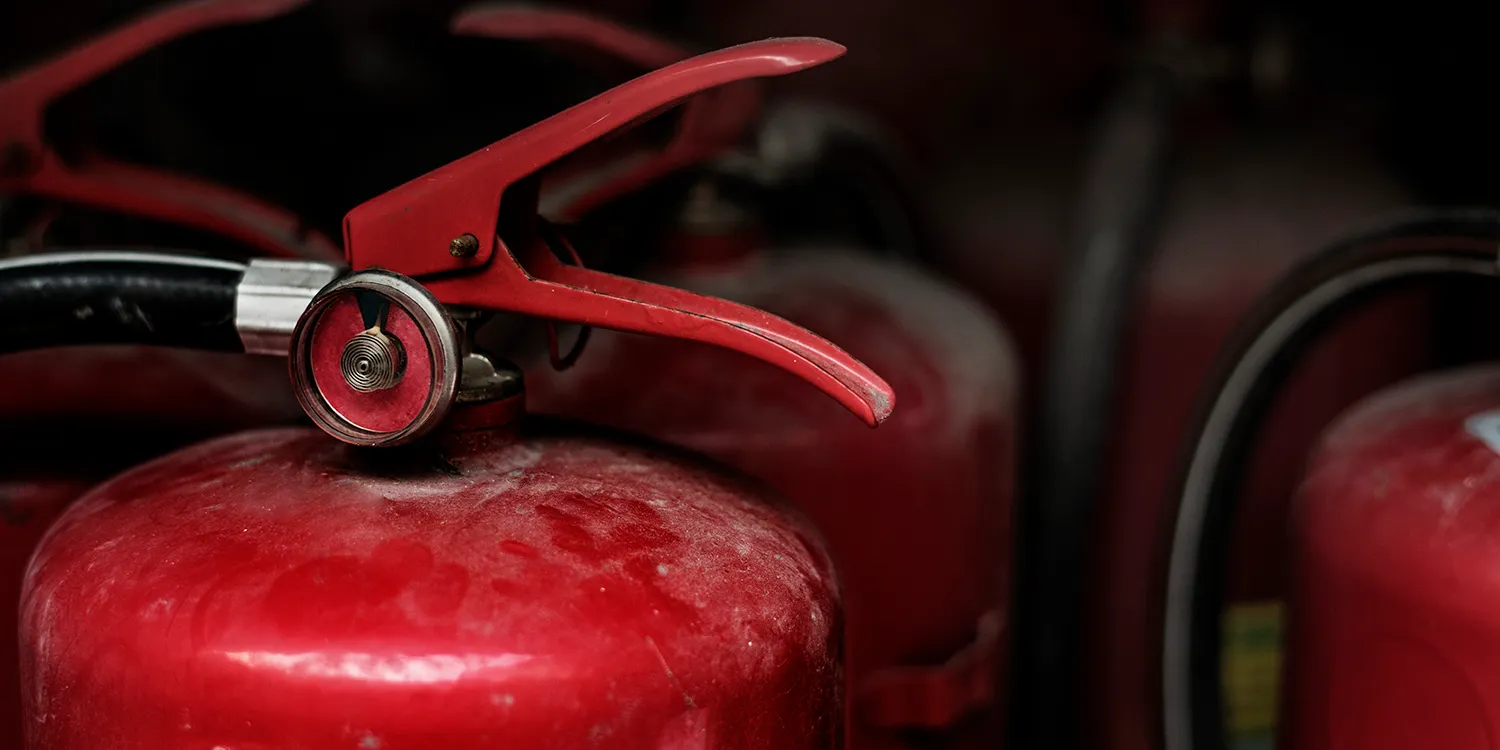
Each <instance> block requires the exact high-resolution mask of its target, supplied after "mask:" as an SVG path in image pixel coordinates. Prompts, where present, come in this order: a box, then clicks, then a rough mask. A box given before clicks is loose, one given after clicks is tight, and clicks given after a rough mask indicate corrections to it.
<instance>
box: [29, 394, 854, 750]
mask: <svg viewBox="0 0 1500 750" xmlns="http://www.w3.org/2000/svg"><path fill="white" fill-rule="evenodd" d="M521 429H522V430H523V431H525V432H524V433H523V434H522V435H520V436H517V435H515V434H514V433H512V432H510V431H507V430H495V431H485V432H473V433H457V434H455V435H449V436H447V437H446V438H444V440H443V441H441V443H440V444H432V445H426V446H417V447H412V448H408V449H402V450H401V451H400V452H394V453H393V452H390V451H380V450H369V449H357V448H352V447H349V446H345V445H342V444H339V443H335V442H334V441H332V440H329V439H328V437H327V436H326V435H324V434H322V433H320V432H315V431H313V430H309V429H279V430H262V431H255V432H248V433H242V434H239V435H235V436H230V437H226V438H222V439H218V440H215V441H212V442H209V443H204V444H200V445H198V446H196V447H193V448H189V449H187V450H184V451H181V452H178V453H175V454H172V455H170V456H166V457H164V458H161V459H159V460H157V461H154V462H152V463H149V464H146V465H144V466H142V467H140V468H138V469H135V470H133V471H131V472H129V473H126V474H124V475H122V476H120V477H118V478H116V479H114V480H112V481H110V482H108V483H106V484H104V485H102V486H100V487H98V488H96V489H95V490H93V491H91V492H90V493H89V494H88V495H87V496H85V497H84V498H82V499H81V500H80V501H79V502H78V503H77V504H75V505H74V506H73V507H72V508H70V509H69V510H68V511H67V512H66V514H65V515H64V516H63V517H62V518H61V519H60V521H59V522H58V524H57V525H56V526H55V527H54V529H53V531H52V532H51V533H50V534H49V536H48V537H47V539H46V540H44V542H43V544H42V546H41V548H40V550H39V551H38V553H37V556H36V558H35V559H34V561H33V564H32V566H31V569H30V571H29V574H28V580H27V585H26V590H25V592H24V595H23V601H22V616H21V621H22V644H23V647H22V652H23V665H22V670H23V673H24V675H25V684H26V685H28V689H27V694H26V695H25V696H24V697H25V703H26V711H27V714H28V716H31V717H33V718H34V721H33V722H32V723H31V724H30V726H29V729H28V732H29V736H28V742H29V745H28V746H29V747H30V748H32V749H33V750H53V749H56V750H62V749H63V748H67V750H92V749H94V748H110V749H111V750H122V749H124V748H152V749H153V750H156V749H163V750H166V749H170V748H182V749H183V750H186V749H187V748H193V749H195V750H199V749H202V748H210V747H225V748H236V750H246V749H249V748H257V749H262V748H264V749H269V748H292V747H309V748H311V747H317V748H350V749H351V750H409V749H411V748H424V749H426V748H444V750H462V749H463V748H480V747H484V748H490V747H507V748H523V747H526V748H532V747H534V748H544V747H545V748H553V747H599V748H610V747H618V748H645V747H650V748H684V749H685V748H767V747H775V748H827V747H833V746H834V745H835V743H836V732H837V731H838V728H839V722H840V717H841V715H842V708H841V696H840V694H839V687H838V686H839V685H840V684H841V683H842V680H841V679H840V677H839V672H840V669H841V667H840V658H841V653H840V650H841V643H840V638H841V635H840V633H841V610H840V604H839V599H838V593H837V584H836V581H835V580H834V574H833V572H832V568H831V566H830V563H829V561H828V559H827V557H826V556H825V554H824V552H823V551H822V548H821V546H820V542H818V541H817V538H816V533H815V532H814V531H812V530H811V529H810V527H809V526H807V525H805V524H804V523H802V522H801V521H799V520H798V519H797V517H796V516H794V515H790V514H789V512H788V511H785V510H783V509H782V508H780V507H779V506H778V505H777V504H776V503H775V502H774V501H773V500H771V498H770V497H769V493H768V492H767V491H765V490H762V489H761V488H760V487H759V486H758V485H756V484H754V483H753V482H751V481H750V480H747V479H742V478H739V477H738V476H736V475H726V474H725V473H724V472H723V471H722V470H719V469H715V468H713V467H712V466H711V465H708V464H705V463H703V462H702V461H701V460H700V459H694V458H693V457H691V456H690V455H688V454H684V453H681V452H678V451H675V450H672V449H668V448H664V447H657V446H652V445H646V444H638V443H624V442H620V441H619V440H616V439H604V438H591V437H579V436H577V434H576V433H571V434H570V433H568V432H566V431H564V430H559V429H556V428H555V427H551V426H542V427H541V428H538V426H537V424H536V423H534V422H531V421H528V422H527V423H526V424H525V426H524V427H523V428H521ZM122 738H124V739H122Z"/></svg>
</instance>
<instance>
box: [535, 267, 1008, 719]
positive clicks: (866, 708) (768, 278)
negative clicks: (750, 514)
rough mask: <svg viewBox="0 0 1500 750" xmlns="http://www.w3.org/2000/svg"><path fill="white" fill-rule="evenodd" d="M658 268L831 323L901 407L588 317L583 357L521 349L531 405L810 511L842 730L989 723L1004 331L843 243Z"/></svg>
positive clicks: (1004, 555)
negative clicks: (739, 475) (834, 631)
mask: <svg viewBox="0 0 1500 750" xmlns="http://www.w3.org/2000/svg"><path fill="white" fill-rule="evenodd" d="M743 249H745V248H742V250H743ZM700 250H702V248H700ZM706 254H708V253H706V252H700V253H699V256H698V257H700V258H701V257H702V256H703V255H706ZM686 260H691V257H689V258H687V259H686ZM686 260H685V261H684V262H686ZM658 280H659V281H661V282H662V283H666V284H669V285H671V286H675V287H681V288H686V289H691V290H693V291H696V292H699V293H702V294H708V295H712V296H716V297H724V298H727V299H731V300H734V301H737V302H740V303H743V304H747V305H750V306H752V307H757V308H761V309H764V310H767V311H769V312H772V313H774V314H776V315H779V316H781V317H784V318H786V319H788V320H791V321H792V322H794V323H796V324H798V325H800V326H803V327H805V328H808V329H810V330H812V331H814V332H816V333H818V334H819V335H821V336H824V337H825V338H827V339H829V340H830V341H834V342H837V343H838V344H839V346H841V347H843V348H844V349H845V350H846V351H848V352H849V353H850V354H851V355H853V356H854V357H856V358H858V359H859V360H860V361H862V362H865V363H866V364H868V365H870V366H871V367H872V368H874V369H875V370H877V371H878V372H880V373H881V374H882V375H883V376H885V377H886V378H887V380H888V381H889V382H890V384H891V386H892V387H893V388H894V390H895V391H896V392H897V393H899V394H900V395H901V408H900V409H898V410H897V411H896V412H895V414H894V415H892V417H891V418H890V419H889V420H887V421H886V422H885V423H883V424H882V425H881V427H880V429H878V430H873V431H872V430H870V429H868V428H866V427H864V426H862V425H858V424H855V423H852V422H851V421H850V420H849V419H848V417H847V416H845V415H844V414H842V413H840V410H839V407H838V406H837V405H836V404H834V403H833V402H831V401H828V400H827V399H826V398H822V397H821V396H819V394H817V393H814V392H812V391H811V390H810V389H808V388H806V387H805V386H804V385H803V384H801V383H799V382H798V381H797V380H796V379H795V378H793V377H791V376H789V375H787V374H786V373H784V372H782V371H781V370H778V369H776V368H774V367H771V366H769V365H766V364H764V363H761V362H750V361H746V360H744V359H743V358H742V357H736V356H734V355H733V354H732V353H729V352H724V351H721V350H718V349H710V348H708V347H701V346H695V345H692V344H688V343H683V342H680V341H675V340H668V339H660V338H644V337H638V336H630V335H625V334H616V333H612V332H605V331H599V332H595V334H594V336H593V338H592V339H591V340H590V343H589V345H588V347H589V348H588V351H587V353H586V355H585V356H584V357H583V359H582V360H581V362H580V363H579V365H578V366H577V367H576V368H574V369H571V370H568V371H565V372H562V373H556V372H550V371H546V370H545V368H544V367H536V368H532V373H533V375H532V377H531V385H530V389H531V402H532V404H534V406H535V408H536V410H537V411H539V412H550V413H558V414H565V415H568V416H572V417H579V418H586V419H588V420H589V421H591V422H598V423H601V424H605V425H609V426H613V427H619V428H624V429H629V430H632V431H638V432H641V433H644V434H647V435H650V436H652V437H654V438H657V439H660V440H663V441H665V442H669V443H673V444H678V445H684V446H688V447H690V448H693V449H695V450H698V451H701V452H703V453H705V454H707V455H710V456H712V457H714V458H716V459H718V460H720V461H723V462H725V463H727V464H729V465H731V466H734V467H736V468H739V469H741V470H743V471H745V472H747V473H749V474H752V475H754V476H757V477H760V478H762V479H765V480H766V481H768V482H769V483H770V484H771V485H772V486H774V487H776V488H777V489H778V490H780V491H781V493H782V494H783V495H785V496H786V497H787V498H788V499H789V500H791V501H792V503H793V504H795V505H797V506H798V507H799V508H800V509H801V510H803V511H804V512H806V513H807V514H808V515H809V516H810V517H811V518H812V520H813V522H814V523H815V524H816V525H817V527H818V528H819V530H820V531H822V533H823V534H824V536H825V537H826V538H827V539H828V541H829V547H830V550H831V551H832V553H833V557H834V560H835V562H836V563H837V565H838V568H839V571H840V576H841V578H842V580H843V581H844V584H845V598H846V601H847V603H848V607H849V630H848V635H847V642H848V664H849V674H850V686H851V711H852V714H853V715H852V725H851V735H850V737H851V741H850V744H851V746H853V747H858V748H905V747H914V746H917V745H914V744H913V743H920V742H921V741H931V739H932V737H933V735H932V733H934V732H938V733H941V735H940V736H943V737H944V738H945V741H946V742H947V743H949V744H945V745H944V747H978V746H992V745H993V743H995V742H998V741H999V737H1000V731H999V725H1000V721H999V718H1000V716H999V708H1000V700H1001V698H1000V696H999V694H998V689H997V682H996V677H995V675H996V673H997V672H998V671H999V668H1000V664H999V662H1000V661H1001V660H1002V659H1003V654H1002V653H1001V649H1000V644H1001V643H1003V638H1002V637H1001V635H1000V632H999V631H1000V627H1001V625H1002V624H1003V622H1004V612H1005V605H1006V603H1007V600H1008V596H1009V582H1010V573H1009V571H1010V563H1011V548H1010V545H1009V544H1008V543H1007V540H1008V539H1009V538H1010V524H1011V506H1012V493H1013V492H1014V476H1015V465H1014V460H1015V453H1016V438H1017V434H1016V432H1017V427H1018V425H1017V418H1018V404H1017V389H1018V388H1019V383H1018V375H1017V373H1016V369H1015V368H1016V365H1015V361H1014V356H1013V354H1012V351H1011V347H1010V344H1009V342H1008V341H1007V339H1006V337H1005V334H1004V332H1003V331H1002V330H1001V329H1000V327H999V326H998V325H997V324H996V323H995V321H994V319H993V318H992V317H990V316H989V315H988V314H987V313H986V312H985V311H984V310H983V309H982V308H981V307H980V306H979V305H978V304H976V303H975V302H973V301H971V300H970V299H969V298H968V297H966V296H965V295H963V294H961V293H959V292H957V291H955V290H954V289H952V288H951V287H950V286H948V285H947V284H944V283H942V282H939V281H937V280H935V279H934V278H932V277H930V276H928V275H926V274H923V273H920V272H918V271H916V270H914V269H912V268H908V267H904V266H901V265H898V264H894V263H890V262H885V261H879V260H875V259H871V258H869V257H867V256H863V255H860V254H859V253H856V252H853V251H834V250H817V251H815V250H808V251H797V250H795V249H788V250H786V251H782V252H769V251H762V252H753V251H752V252H747V253H746V254H744V255H740V256H738V257H737V258H735V257H734V256H732V255H731V256H729V257H728V258H726V257H725V256H720V258H719V260H718V261H717V262H716V263H710V264H700V265H695V266H691V267H684V266H679V267H678V268H677V269H676V270H675V271H672V272H668V273H665V275H664V276H663V277H662V278H659V279H658ZM901 730H916V731H915V732H912V731H906V732H903V731H901ZM924 733H925V734H924ZM924 737H925V738H926V739H925V740H924V739H923V738H924ZM986 743H988V745H986Z"/></svg>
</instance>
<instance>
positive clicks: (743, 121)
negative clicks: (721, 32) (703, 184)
mask: <svg viewBox="0 0 1500 750" xmlns="http://www.w3.org/2000/svg"><path fill="white" fill-rule="evenodd" d="M452 29H453V32H454V33H456V34H468V35H473V36H485V37H493V38H496V39H513V40H527V41H539V42H545V41H555V42H564V43H568V44H573V45H578V46H580V47H583V48H586V49H589V50H593V51H597V52H603V53H605V54H608V55H610V56H612V57H615V58H618V59H620V60H623V61H625V62H627V63H630V64H632V65H635V66H638V67H640V68H641V69H643V70H654V69H656V68H662V67H666V66H668V65H671V64H673V63H676V62H681V61H683V60H686V59H687V58H689V57H690V56H691V53H689V52H688V51H687V50H685V49H683V48H681V47H678V46H677V45H675V44H672V43H671V42H668V41H666V40H664V39H660V38H658V37H656V36H653V35H651V34H648V33H646V32H644V31H639V30H636V29H631V28H629V27H626V26H623V25H620V24H617V23H615V22H613V21H609V20H606V19H603V18H599V17H597V16H592V15H588V14H586V13H580V12H577V11H572V10H566V9H563V8H549V7H543V6H534V5H521V4H508V3H502V4H495V5H481V6H476V7H473V8H469V9H466V10H464V11H462V12H460V13H459V14H458V16H456V17H455V18H454V19H453V24H452ZM760 101H761V96H760V88H759V86H757V85H756V84H755V82H754V81H745V82H742V83H739V84H736V85H731V86H723V87H719V88H716V89H714V90H712V91H709V92H706V93H704V94H702V95H699V96H696V97H694V98H693V99H692V100H691V101H689V102H688V103H686V104H685V105H683V111H682V119H681V121H680V122H679V123H678V126H677V132H676V133H675V134H674V135H673V137H672V140H671V141H670V142H668V143H667V145H666V146H665V147H664V148H662V149H661V150H660V151H657V152H653V153H648V154H644V155H638V156H636V157H634V158H632V159H629V160H627V162H626V163H624V164H622V165H619V166H618V167H617V168H616V169H613V170H611V169H610V168H604V169H602V170H600V172H601V176H599V177H596V178H595V179H592V180H591V179H588V178H587V177H585V178H581V179H580V180H579V181H578V182H579V183H580V184H574V185H569V186H565V187H563V188H562V189H561V190H558V191H555V193H556V196H555V197H554V196H549V198H552V199H550V200H548V201H547V202H548V203H552V204H555V205H553V206H550V211H549V213H550V214H552V215H553V218H556V219H558V220H560V221H576V220H578V219H579V218H581V217H583V216H584V215H586V214H588V213H589V212H590V211H592V210H594V209H595V208H598V207H599V206H601V205H603V204H605V203H608V202H609V201H612V200H614V199H616V198H618V197H620V196H621V195H624V194H626V193H630V192H632V191H634V190H637V189H639V188H640V187H642V186H644V185H647V184H649V183H650V182H652V181H653V180H656V179H658V178H660V177H662V176H663V175H667V174H670V173H672V172H674V171H676V170H679V169H682V168H684V167H687V166H691V165H693V164H698V163H701V162H703V161H705V160H707V159H710V158H713V157H715V156H718V155H719V154H722V153H724V152H725V151H727V150H729V149H730V148H732V147H733V146H735V145H736V144H737V143H738V142H739V141H740V139H741V138H742V137H743V136H744V134H745V131H746V130H748V128H749V126H750V123H751V122H752V121H753V120H754V119H755V117H756V116H757V115H758V114H759V112H760Z"/></svg>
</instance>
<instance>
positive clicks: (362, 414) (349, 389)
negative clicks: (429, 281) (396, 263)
mask: <svg viewBox="0 0 1500 750" xmlns="http://www.w3.org/2000/svg"><path fill="white" fill-rule="evenodd" d="M291 375H292V385H293V387H294V388H295V390H296V393H297V400H298V401H299V402H301V404H302V409H303V411H305V412H307V415H308V416H309V417H311V418H312V420H313V422H315V423H317V425H318V426H319V427H321V428H323V430H325V431H326V432H328V434H330V435H333V436H334V437H336V438H338V439H340V440H342V441H344V442H346V443H353V444H355V445H400V444H401V443H406V442H409V441H411V440H414V439H416V438H417V437H419V436H421V435H423V434H425V433H426V432H428V431H430V430H431V429H432V428H433V427H436V426H437V425H438V423H440V422H442V421H443V418H444V417H446V416H447V414H448V410H449V409H450V408H451V407H452V405H453V400H454V394H455V393H456V392H457V389H458V376H459V343H458V336H457V333H456V331H455V328H454V325H453V321H452V319H451V318H450V317H449V316H448V313H447V312H446V311H444V309H443V306H442V305H441V304H440V303H439V302H438V301H437V300H436V299H434V298H433V296H432V294H431V293H429V292H428V291H427V290H426V289H424V288H423V287H422V285H420V284H418V283H417V282H415V281H413V280H411V279H409V278H407V277H405V276H402V275H400V274H396V273H391V272H389V271H382V270H369V271H359V272H356V273H352V274H349V275H347V276H345V277H343V278H341V279H339V280H338V281H335V282H333V283H332V284H329V285H328V286H327V287H325V288H324V289H323V290H322V291H321V292H319V293H318V294H317V296H315V297H314V298H313V300H312V302H311V303H310V304H309V305H308V306H307V310H306V311H305V312H303V314H302V317H301V319H300V320H298V321H297V327H296V329H295V330H294V331H293V333H292V346H291Z"/></svg>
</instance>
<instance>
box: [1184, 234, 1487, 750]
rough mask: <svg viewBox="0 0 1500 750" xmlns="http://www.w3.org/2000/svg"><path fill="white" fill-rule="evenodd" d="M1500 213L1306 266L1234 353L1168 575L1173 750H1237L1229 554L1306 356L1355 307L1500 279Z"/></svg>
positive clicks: (1217, 384) (1190, 477) (1380, 238)
mask: <svg viewBox="0 0 1500 750" xmlns="http://www.w3.org/2000/svg"><path fill="white" fill-rule="evenodd" d="M1497 243H1500V213H1497V212H1495V211H1488V210H1474V211H1443V212H1433V213H1426V214H1422V215H1420V216H1417V217H1414V218H1411V219H1408V220H1406V221H1402V222H1399V223H1396V224H1394V225H1392V226H1390V227H1387V228H1385V229H1382V230H1379V231H1375V232H1371V233H1369V234H1365V235H1362V236H1359V237H1355V238H1353V239H1350V240H1348V241H1345V242H1341V243H1339V244H1337V245H1334V246H1332V247H1330V248H1328V249H1326V250H1324V251H1322V252H1321V253H1319V254H1318V255H1316V256H1314V257H1313V258H1312V259H1310V260H1308V261H1307V262H1305V263H1303V264H1302V265H1300V266H1298V267H1297V268H1296V269H1295V270H1293V271H1292V272H1291V273H1290V274H1289V275H1288V276H1286V277H1285V278H1284V279H1283V280H1282V281H1281V282H1280V283H1278V284H1277V285H1276V286H1275V287H1273V288H1272V290H1271V291H1270V292H1269V293H1268V294H1267V295H1265V296H1264V297H1262V301H1261V302H1260V304H1258V306H1257V307H1256V309H1255V310H1254V311H1253V312H1252V314H1251V315H1250V316H1249V317H1248V318H1247V319H1246V321H1245V323H1244V324H1243V325H1242V326H1241V327H1240V328H1239V332H1238V333H1237V334H1236V335H1235V337H1234V338H1233V339H1231V344H1230V345H1229V346H1228V347H1226V349H1225V354H1224V356H1222V357H1221V359H1220V362H1219V363H1218V365H1217V367H1216V368H1215V376H1214V377H1213V378H1211V379H1210V380H1209V381H1208V382H1209V387H1208V388H1207V390H1206V391H1205V396H1206V398H1205V400H1204V401H1203V402H1202V404H1201V407H1200V409H1199V418H1198V420H1197V421H1196V422H1195V428H1194V430H1193V431H1192V432H1191V433H1189V434H1188V436H1187V441H1186V443H1185V456H1184V460H1183V470H1182V473H1181V480H1180V482H1179V484H1178V485H1177V487H1178V494H1177V495H1176V497H1175V498H1173V499H1172V500H1173V501H1172V502H1171V504H1170V507H1169V519H1168V520H1169V521H1170V522H1171V528H1172V530H1173V532H1172V538H1171V541H1170V548H1169V554H1168V557H1167V570H1166V571H1165V575H1164V582H1165V590H1164V591H1163V592H1162V593H1163V594H1164V596H1163V599H1162V618H1163V620H1162V622H1163V627H1162V630H1161V634H1160V641H1159V642H1158V643H1157V644H1156V645H1157V647H1158V648H1160V649H1161V659H1162V661H1161V668H1162V681H1161V699H1162V733H1163V734H1162V736H1163V743H1162V747H1164V748H1165V750H1226V748H1227V747H1228V738H1227V736H1226V733H1225V722H1224V710H1225V697H1224V693H1223V687H1222V677H1221V675H1220V663H1219V659H1220V650H1221V647H1222V644H1221V642H1220V640H1221V626H1222V616H1223V605H1224V593H1225V587H1226V581H1227V578H1228V559H1227V556H1228V550H1229V546H1230V541H1231V538H1232V533H1233V524H1234V515H1235V505H1236V503H1237V502H1238V495H1239V491H1240V487H1241V480H1242V478H1243V477H1242V472H1243V470H1244V468H1245V465H1246V461H1247V460H1248V459H1249V457H1250V454H1251V451H1252V450H1253V449H1254V447H1255V444H1256V440H1255V438H1256V435H1257V433H1258V432H1259V428H1260V426H1261V423H1262V421H1263V420H1264V418H1265V416H1266V414H1267V412H1268V411H1269V409H1270V406H1271V404H1272V403H1273V400H1274V398H1275V397H1276V395H1277V393H1278V392H1279V391H1280V389H1281V386H1282V385H1283V384H1284V383H1285V381H1286V379H1287V377H1288V376H1289V374H1290V373H1291V371H1292V369H1293V367H1294V365H1295V364H1296V362H1297V360H1298V359H1299V358H1300V356H1301V355H1303V354H1304V353H1306V352H1307V351H1308V349H1309V348H1310V347H1311V346H1312V345H1313V344H1315V343H1316V342H1317V336H1318V334H1319V333H1320V332H1322V331H1324V330H1326V329H1327V328H1328V327H1329V326H1330V325H1331V324H1332V323H1334V322H1335V321H1336V320H1338V318H1339V316H1340V314H1341V313H1343V312H1345V311H1347V310H1348V309H1349V308H1350V307H1351V306H1354V305H1356V304H1357V303H1360V302H1362V301H1365V300H1368V299H1369V298H1370V297H1372V296H1375V295H1376V294H1377V293H1379V292H1382V291H1387V290H1389V289H1390V288H1392V287H1394V286H1399V285H1401V284H1404V283H1408V282H1411V281H1414V280H1421V279H1434V278H1444V277H1455V276H1458V277H1474V276H1479V277H1494V276H1496V275H1497V273H1496V252H1497V250H1500V244H1497Z"/></svg>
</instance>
